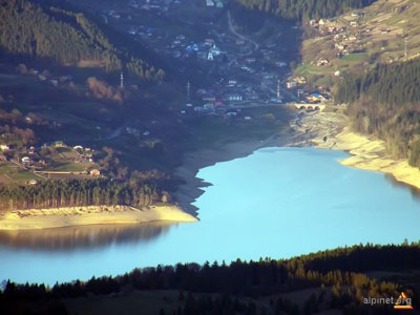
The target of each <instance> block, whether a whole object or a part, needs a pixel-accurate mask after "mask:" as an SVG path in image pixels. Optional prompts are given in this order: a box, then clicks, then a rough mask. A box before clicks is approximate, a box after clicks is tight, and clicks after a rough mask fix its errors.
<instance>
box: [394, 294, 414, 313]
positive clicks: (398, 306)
mask: <svg viewBox="0 0 420 315" xmlns="http://www.w3.org/2000/svg"><path fill="white" fill-rule="evenodd" d="M394 309H395V310H412V309H413V305H411V298H409V297H408V296H407V294H405V292H401V294H400V296H399V297H398V299H397V302H396V303H395V305H394Z"/></svg>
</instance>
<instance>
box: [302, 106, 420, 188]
mask: <svg viewBox="0 0 420 315" xmlns="http://www.w3.org/2000/svg"><path fill="white" fill-rule="evenodd" d="M345 125H348V120H347V118H346V117H345V116H344V115H342V114H337V113H331V112H330V113H317V114H313V115H310V116H308V117H306V118H304V119H302V126H301V128H299V129H301V130H302V129H303V128H305V130H308V129H309V131H311V133H312V134H315V137H314V138H313V139H312V142H314V143H315V144H316V145H317V146H318V147H320V148H327V149H335V150H346V151H348V152H349V153H350V154H351V155H352V156H351V157H349V158H347V159H344V160H342V161H340V162H341V163H342V164H343V165H347V166H352V167H357V168H360V169H365V170H372V171H380V172H384V173H387V174H390V175H392V176H393V177H394V178H395V179H396V180H397V181H399V182H402V183H405V184H408V185H411V186H413V187H416V188H417V189H420V169H418V168H415V167H412V166H410V165H409V164H408V161H407V160H406V159H401V160H394V159H392V158H391V157H390V155H389V154H388V153H387V151H386V146H385V142H384V141H382V140H378V139H370V138H369V137H367V136H365V135H361V134H358V133H355V132H353V131H351V129H350V127H348V126H346V127H344V128H342V126H345Z"/></svg>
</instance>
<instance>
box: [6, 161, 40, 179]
mask: <svg viewBox="0 0 420 315" xmlns="http://www.w3.org/2000/svg"><path fill="white" fill-rule="evenodd" d="M31 179H36V180H39V179H41V178H40V177H39V176H37V175H35V174H33V173H32V172H30V171H28V170H25V169H23V168H21V167H19V166H17V165H16V164H13V163H9V162H2V163H0V183H5V184H8V183H17V182H27V181H30V180H31Z"/></svg>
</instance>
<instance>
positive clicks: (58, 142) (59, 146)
mask: <svg viewBox="0 0 420 315" xmlns="http://www.w3.org/2000/svg"><path fill="white" fill-rule="evenodd" d="M65 146H66V145H65V144H64V142H63V141H61V140H58V141H55V142H54V143H53V147H55V148H62V147H65Z"/></svg>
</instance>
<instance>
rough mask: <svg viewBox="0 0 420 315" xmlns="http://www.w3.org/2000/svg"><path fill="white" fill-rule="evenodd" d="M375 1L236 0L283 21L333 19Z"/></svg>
mask: <svg viewBox="0 0 420 315" xmlns="http://www.w3.org/2000/svg"><path fill="white" fill-rule="evenodd" d="M375 1H376V0H236V2H238V3H239V4H241V5H243V6H245V7H246V8H249V9H257V10H259V11H263V12H266V13H271V14H275V15H277V16H280V17H282V18H285V19H291V20H301V19H319V18H328V17H334V16H338V15H340V14H342V13H343V12H345V11H347V10H350V9H357V8H362V7H364V6H367V5H370V4H371V3H373V2H375Z"/></svg>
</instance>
